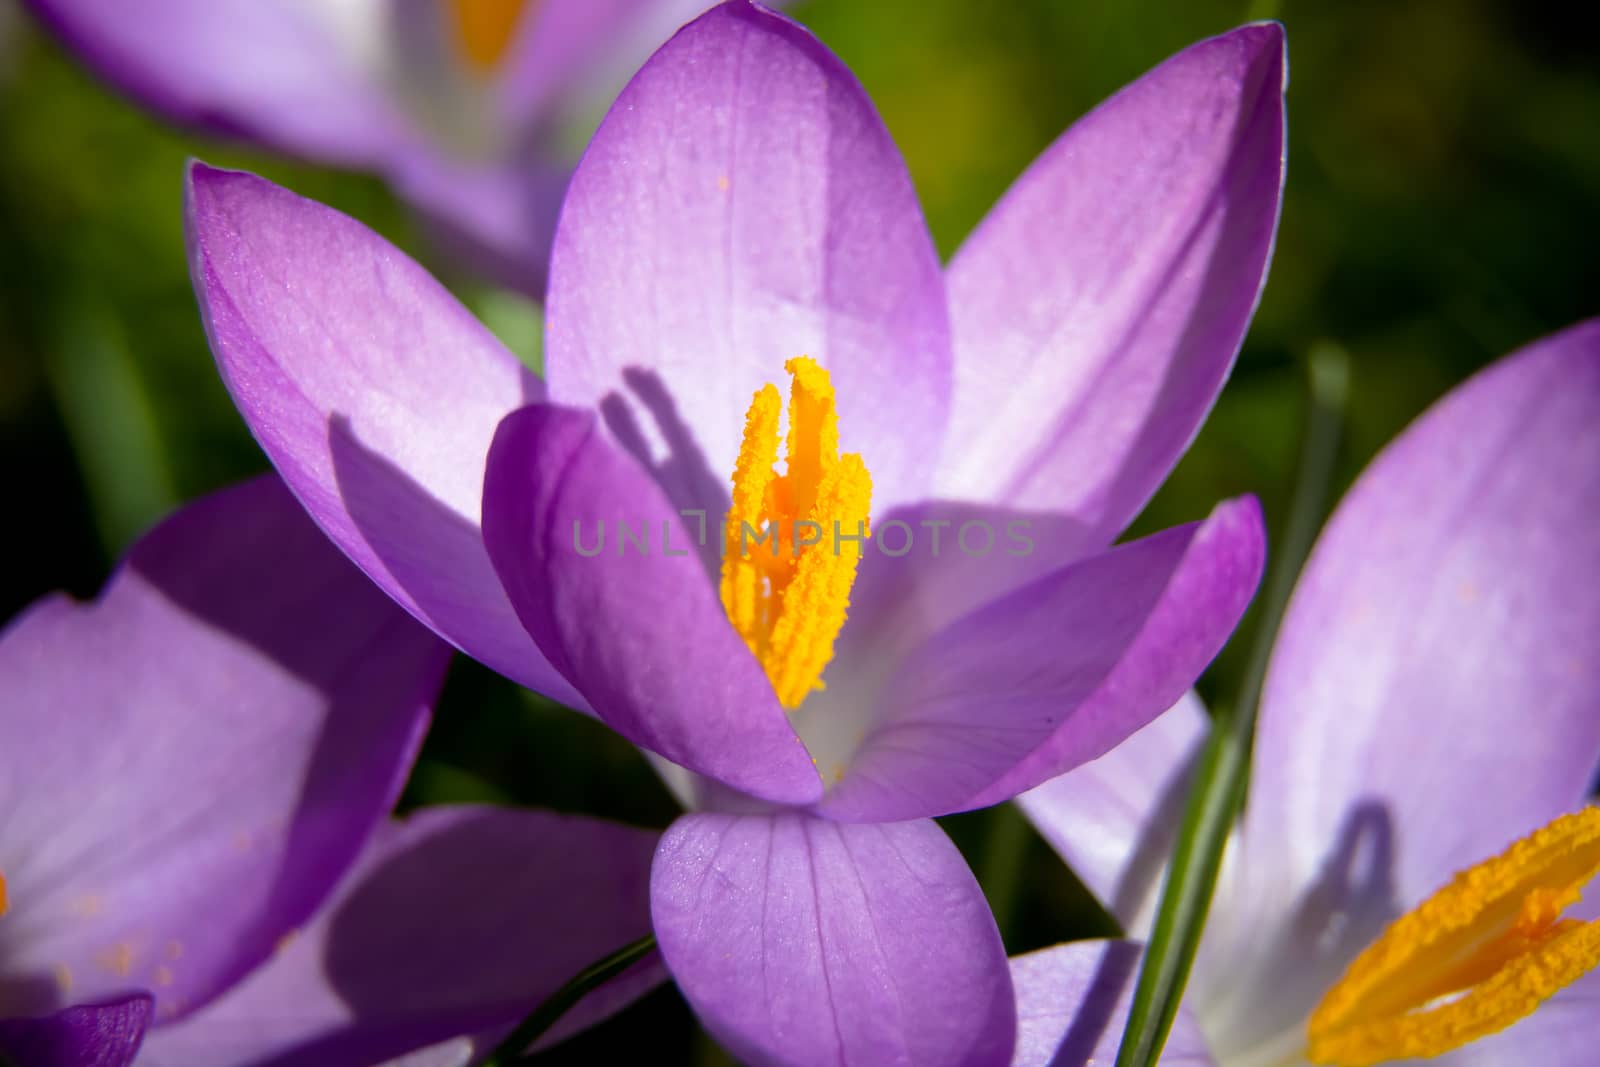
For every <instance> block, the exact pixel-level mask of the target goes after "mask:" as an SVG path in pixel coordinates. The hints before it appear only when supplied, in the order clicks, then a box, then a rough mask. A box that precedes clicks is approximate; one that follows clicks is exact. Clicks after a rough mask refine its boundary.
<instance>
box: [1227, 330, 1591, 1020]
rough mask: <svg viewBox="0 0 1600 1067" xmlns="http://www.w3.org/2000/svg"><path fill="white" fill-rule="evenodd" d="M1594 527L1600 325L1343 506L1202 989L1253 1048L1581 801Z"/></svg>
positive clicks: (1276, 670) (1374, 476)
mask: <svg viewBox="0 0 1600 1067" xmlns="http://www.w3.org/2000/svg"><path fill="white" fill-rule="evenodd" d="M1596 514H1600V321H1591V322H1589V323H1585V324H1583V325H1580V326H1576V327H1573V328H1571V329H1569V330H1567V331H1565V332H1564V333H1560V334H1557V335H1555V336H1554V337H1551V338H1547V339H1545V340H1543V341H1541V342H1538V343H1536V344H1534V345H1531V346H1529V347H1528V348H1526V349H1523V350H1522V351H1521V352H1519V353H1517V354H1515V355H1512V356H1509V357H1507V358H1506V359H1504V360H1502V361H1500V362H1499V363H1497V364H1495V365H1494V366H1492V367H1491V368H1489V369H1488V370H1486V371H1484V372H1483V373H1481V374H1479V375H1478V376H1476V377H1474V378H1472V379H1471V380H1469V381H1468V382H1467V383H1466V384H1464V385H1462V386H1459V387H1458V388H1456V389H1455V390H1453V391H1452V392H1451V393H1450V394H1449V395H1448V396H1446V397H1445V398H1444V399H1443V400H1441V401H1439V402H1438V403H1437V404H1435V405H1434V406H1433V407H1432V408H1431V409H1430V410H1429V411H1428V412H1427V413H1426V414H1424V415H1423V416H1422V417H1421V418H1420V419H1419V420H1418V421H1417V422H1416V423H1415V424H1414V425H1413V426H1412V427H1411V428H1410V429H1408V430H1407V431H1406V432H1405V433H1404V434H1402V435H1401V436H1400V437H1399V438H1398V439H1397V440H1395V441H1394V442H1393V443H1392V444H1390V445H1389V446H1388V447H1387V448H1386V449H1385V450H1384V451H1383V453H1382V454H1381V455H1379V457H1378V458H1377V459H1376V460H1374V461H1373V463H1372V464H1371V465H1370V466H1369V467H1368V468H1367V470H1366V472H1365V473H1364V474H1363V475H1362V476H1361V478H1360V479H1359V480H1358V481H1357V483H1356V485H1355V487H1354V488H1352V489H1351V490H1350V492H1349V494H1348V495H1347V496H1346V497H1345V499H1344V500H1343V502H1342V503H1341V504H1340V505H1339V508H1338V510H1337V512H1336V513H1335V514H1334V517H1333V518H1332V520H1330V522H1329V523H1328V525H1327V527H1326V529H1324V531H1323V533H1322V535H1321V537H1320V539H1319V540H1318V542H1317V546H1316V548H1315V550H1314V552H1313V553H1312V556H1311V559H1310V561H1309V563H1308V564H1307V566H1306V569H1305V571H1304V572H1303V573H1302V575H1301V576H1300V581H1299V584H1298V586H1297V587H1296V589H1295V592H1294V596H1293V598H1292V600H1291V601H1290V604H1289V609H1288V612H1287V614H1286V616H1285V619H1284V622H1283V626H1282V628H1281V630H1280V632H1279V636H1278V641H1277V645H1276V647H1275V648H1274V650H1273V655H1272V661H1271V664H1270V667H1269V669H1268V673H1267V679H1266V686H1265V690H1264V694H1263V699H1262V708H1261V721H1260V727H1259V731H1258V735H1257V740H1256V748H1255V777H1254V782H1253V784H1252V786H1251V792H1250V798H1249V805H1248V808H1247V812H1246V819H1245V823H1244V837H1243V841H1242V842H1241V845H1242V850H1241V851H1240V853H1239V862H1238V865H1237V867H1238V873H1239V876H1240V879H1239V880H1240V885H1239V887H1238V890H1237V891H1236V892H1234V893H1233V894H1230V896H1229V898H1228V899H1227V900H1226V901H1225V902H1223V903H1222V905H1221V906H1220V907H1219V909H1218V911H1217V912H1216V913H1215V914H1214V915H1213V920H1212V923H1211V926H1210V928H1209V929H1208V930H1207V936H1206V940H1205V942H1204V943H1203V945H1202V950H1201V957H1200V960H1199V963H1198V968H1199V969H1198V970H1197V972H1196V985H1197V986H1200V985H1203V984H1206V983H1207V981H1208V980H1209V984H1210V985H1211V986H1212V989H1210V990H1208V991H1207V992H1208V993H1211V994H1214V995H1215V997H1216V999H1217V1003H1216V1004H1215V1005H1214V1006H1213V1007H1212V1008H1211V1009H1209V1010H1211V1011H1214V1012H1216V1013H1217V1014H1218V1015H1219V1017H1221V1016H1223V1015H1224V1014H1225V1015H1226V1016H1227V1017H1228V1018H1237V1019H1239V1020H1242V1022H1241V1024H1240V1027H1239V1030H1240V1032H1241V1034H1248V1030H1247V1029H1246V1024H1245V1022H1243V1021H1248V1023H1249V1025H1259V1026H1261V1027H1269V1026H1271V1025H1273V1024H1274V1022H1277V1023H1278V1024H1280V1025H1284V1024H1286V1023H1287V1021H1289V1020H1296V1021H1297V1020H1300V1019H1303V1018H1304V1014H1305V1012H1306V1011H1307V1010H1309V1008H1310V1007H1311V1006H1312V1005H1313V1004H1314V1003H1315V1001H1316V999H1317V998H1319V997H1320V996H1321V994H1322V993H1323V992H1324V991H1325V990H1326V989H1327V987H1328V985H1329V984H1331V982H1332V981H1333V979H1335V978H1336V977H1337V976H1338V974H1339V973H1340V972H1341V971H1342V969H1343V968H1344V966H1345V965H1346V964H1347V963H1348V962H1349V960H1350V958H1351V957H1352V956H1354V954H1355V953H1356V952H1357V951H1358V950H1359V949H1361V948H1362V947H1364V946H1365V944H1366V942H1367V941H1370V940H1371V938H1372V937H1373V936H1375V935H1376V934H1377V932H1378V931H1379V930H1381V929H1382V927H1383V925H1384V924H1385V923H1386V922H1387V921H1388V920H1390V919H1392V918H1393V917H1394V916H1395V915H1396V914H1398V913H1399V912H1400V911H1401V910H1404V909H1406V908H1409V907H1411V906H1413V905H1414V904H1416V903H1417V902H1418V901H1420V900H1421V899H1422V898H1423V897H1424V896H1426V895H1427V894H1429V893H1431V892H1432V891H1433V890H1435V889H1437V888H1438V887H1439V886H1441V885H1443V884H1444V883H1445V882H1447V881H1448V880H1449V879H1450V877H1451V875H1452V874H1453V873H1454V872H1455V871H1457V870H1459V869H1461V868H1464V867H1466V866H1468V865H1470V864H1473V863H1476V862H1478V861H1480V860H1482V859H1484V858H1486V857H1488V856H1491V855H1494V854H1496V853H1498V852H1499V851H1501V850H1502V849H1503V848H1505V846H1506V845H1508V844H1509V843H1510V842H1511V841H1513V840H1515V839H1516V838H1518V837H1521V836H1522V835H1523V834H1525V833H1527V832H1529V831H1531V830H1533V829H1534V828H1536V827H1538V826H1541V825H1543V824H1544V823H1546V822H1548V821H1549V820H1550V819H1552V818H1553V817H1554V816H1556V815H1557V814H1559V813H1561V812H1564V811H1568V810H1571V809H1572V808H1574V807H1576V806H1578V805H1579V804H1581V803H1583V802H1584V801H1585V800H1586V798H1587V797H1588V795H1589V789H1590V784H1591V782H1592V779H1593V775H1594V772H1595V768H1596V765H1597V763H1600V716H1597V715H1596V714H1595V707H1596V699H1597V696H1600V600H1596V598H1594V597H1593V596H1589V595H1586V593H1587V591H1588V590H1591V589H1594V588H1596V587H1597V586H1600V533H1597V531H1596V527H1595V525H1594V516H1595V515H1596ZM1579 591H1583V592H1581V593H1580V592H1579ZM1312 783H1314V786H1313V785H1312ZM1486 797H1489V798H1493V802H1492V803H1485V799H1484V798H1486ZM1225 994H1231V995H1226V996H1225ZM1207 1021H1208V1022H1209V1021H1210V1016H1209V1015H1208V1016H1207ZM1295 1025H1298V1022H1296V1023H1295ZM1220 1051H1222V1050H1221V1049H1220V1048H1219V1052H1220Z"/></svg>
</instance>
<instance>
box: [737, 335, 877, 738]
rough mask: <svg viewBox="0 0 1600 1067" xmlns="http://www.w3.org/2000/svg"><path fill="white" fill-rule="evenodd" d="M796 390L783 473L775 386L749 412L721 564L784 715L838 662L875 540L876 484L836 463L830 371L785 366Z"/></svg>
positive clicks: (856, 468)
mask: <svg viewBox="0 0 1600 1067" xmlns="http://www.w3.org/2000/svg"><path fill="white" fill-rule="evenodd" d="M783 369H784V370H786V371H788V372H789V375H790V377H791V378H792V379H793V381H792V383H791V385H790V387H789V441H788V454H787V456H786V458H785V472H784V473H783V474H779V473H778V472H777V470H776V464H777V461H778V415H779V412H780V410H781V408H782V403H783V402H782V400H781V398H780V397H779V396H778V388H777V386H775V385H770V384H769V385H764V386H762V387H761V388H760V389H759V390H758V391H757V392H756V395H755V399H753V400H751V401H750V410H749V411H748V412H746V413H745V423H744V441H743V443H742V444H741V445H740V446H739V460H738V463H737V465H736V466H735V467H734V470H733V506H732V508H730V509H729V511H728V522H727V529H726V546H725V550H724V553H723V558H722V606H723V608H724V609H725V610H726V611H727V613H728V619H729V621H731V622H732V623H733V628H734V629H735V630H737V631H739V636H741V637H743V638H744V643H745V644H746V645H749V646H750V651H751V652H752V653H754V654H755V657H756V659H757V660H759V661H760V663H761V666H762V669H763V670H765V671H766V672H767V679H768V680H769V681H770V682H771V683H772V688H773V690H774V691H776V692H777V694H778V700H779V702H780V703H782V704H783V706H784V707H786V708H797V707H799V706H800V704H801V702H802V701H804V700H805V698H806V694H808V693H810V692H811V691H812V690H813V689H821V688H822V682H821V678H822V671H823V668H825V667H827V665H828V661H829V660H830V659H832V658H833V642H834V639H835V638H836V637H838V636H839V630H840V628H842V627H843V626H844V620H845V615H846V609H847V608H848V607H849V606H850V587H851V585H853V584H854V583H855V580H856V565H857V564H858V563H859V562H860V560H861V549H862V546H863V544H864V543H865V540H866V538H867V536H868V533H869V531H868V529H867V520H868V512H869V510H870V508H871V505H872V477H871V476H870V475H869V474H868V473H867V468H866V466H865V465H863V464H862V462H861V457H860V456H859V455H856V454H853V453H852V454H850V455H845V456H841V455H839V414H838V411H837V410H836V409H835V406H834V395H833V382H832V380H831V379H829V377H828V372H827V371H825V370H823V369H822V367H821V366H819V365H818V364H817V362H816V361H815V360H813V359H811V358H810V357H808V356H800V357H799V358H797V359H791V360H789V361H788V362H787V363H785V364H784V365H783Z"/></svg>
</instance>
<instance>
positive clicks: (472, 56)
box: [448, 0, 527, 73]
mask: <svg viewBox="0 0 1600 1067" xmlns="http://www.w3.org/2000/svg"><path fill="white" fill-rule="evenodd" d="M448 4H449V8H450V15H451V19H452V21H453V22H454V23H455V30H456V39H457V40H459V41H460V42H461V51H462V53H463V54H465V56H466V57H467V62H468V63H469V64H471V66H472V67H473V68H474V69H475V70H477V71H479V72H482V73H487V72H488V71H491V70H493V69H494V68H495V67H496V66H498V65H499V63H500V61H501V60H502V59H504V58H505V55H506V51H507V50H508V49H509V48H510V47H511V39H512V37H513V36H514V35H515V33H516V30H517V23H518V22H519V21H520V20H521V19H522V17H523V15H524V8H526V7H527V0H448Z"/></svg>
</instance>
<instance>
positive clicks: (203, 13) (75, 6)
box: [28, 0, 412, 166]
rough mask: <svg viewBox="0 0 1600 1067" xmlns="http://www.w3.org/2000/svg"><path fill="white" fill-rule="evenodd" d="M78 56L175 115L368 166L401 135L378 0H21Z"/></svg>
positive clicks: (404, 128) (383, 11) (403, 124)
mask: <svg viewBox="0 0 1600 1067" xmlns="http://www.w3.org/2000/svg"><path fill="white" fill-rule="evenodd" d="M28 6H29V7H30V8H31V9H32V10H33V12H34V14H36V15H37V16H38V17H39V19H40V20H41V21H42V22H44V23H45V24H46V25H47V26H49V27H50V28H51V29H52V30H53V31H54V32H55V33H56V35H57V36H59V37H60V38H61V39H62V41H63V42H64V43H65V44H66V45H67V47H68V48H70V49H71V50H72V51H73V52H74V53H76V54H77V55H78V57H79V58H81V59H82V60H83V61H84V62H85V63H87V64H88V65H89V67H90V68H91V69H93V70H94V71H95V73H97V74H99V75H100V76H101V77H103V78H105V79H106V80H107V81H108V82H110V83H111V84H112V85H114V86H116V87H117V88H118V89H120V90H121V91H123V92H125V93H127V94H128V95H129V96H132V97H133V98H135V99H136V100H138V101H140V102H141V103H143V104H144V105H145V106H147V107H149V108H151V109H153V110H155V111H157V112H160V113H161V114H164V115H166V116H167V117H168V118H170V119H173V120H175V121H177V122H180V123H183V124H185V125H192V126H197V127H200V128H203V129H209V130H213V131H217V132H223V133H235V134H243V135H245V136H247V137H250V138H251V139H254V140H259V141H262V142H264V143H266V144H268V145H271V146H273V147H275V148H279V149H282V150H285V151H288V152H291V153H293V154H296V155H302V156H305V157H308V158H312V159H317V160H322V161H326V162H331V163H342V164H348V165H353V166H370V165H373V164H374V163H376V162H377V161H378V160H380V159H382V158H383V157H384V156H385V155H386V154H388V153H389V152H390V151H391V150H392V149H393V147H394V146H395V145H396V144H399V143H403V142H406V141H408V140H409V139H410V138H411V137H412V132H411V124H410V122H409V120H408V119H407V117H406V116H405V115H404V114H403V113H402V112H401V111H400V110H399V109H398V108H397V107H396V106H395V103H394V101H393V100H392V99H391V97H390V94H389V92H388V91H387V90H386V88H385V83H384V76H383V70H382V69H381V63H375V62H373V61H372V55H371V53H372V52H373V51H374V50H375V49H381V48H382V46H383V44H384V36H385V33H386V32H387V29H388V19H389V17H390V16H389V12H388V10H387V5H384V4H357V5H350V4H338V5H335V4H328V3H326V2H325V0H274V2H273V3H269V4H263V3H260V2H259V0H28Z"/></svg>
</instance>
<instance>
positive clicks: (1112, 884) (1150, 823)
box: [1017, 693, 1210, 938]
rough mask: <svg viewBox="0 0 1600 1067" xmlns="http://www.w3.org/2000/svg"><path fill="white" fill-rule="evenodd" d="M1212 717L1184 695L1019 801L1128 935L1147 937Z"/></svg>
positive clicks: (1187, 695)
mask: <svg viewBox="0 0 1600 1067" xmlns="http://www.w3.org/2000/svg"><path fill="white" fill-rule="evenodd" d="M1209 722H1210V719H1209V718H1208V716H1207V715H1206V711H1205V708H1204V706H1202V705H1201V703H1200V698H1199V697H1197V696H1195V695H1194V694H1193V693H1186V694H1184V696H1183V699H1181V700H1180V701H1178V703H1177V704H1176V705H1175V706H1174V707H1172V708H1171V709H1170V710H1168V711H1166V712H1164V713H1162V714H1161V715H1158V716H1157V717H1156V719H1155V721H1154V722H1152V723H1150V724H1149V725H1148V726H1146V727H1144V728H1143V729H1141V730H1140V731H1139V732H1138V733H1136V734H1134V735H1133V736H1132V737H1130V738H1128V739H1127V740H1126V741H1124V742H1122V744H1120V745H1118V746H1117V747H1116V748H1114V749H1112V750H1111V751H1110V752H1107V753H1106V754H1105V755H1103V756H1101V757H1100V758H1098V759H1094V760H1090V761H1089V762H1088V763H1085V764H1084V765H1083V766H1081V767H1078V768H1075V769H1073V770H1070V771H1068V772H1067V773H1066V774H1063V775H1061V776H1060V777H1058V778H1052V779H1050V780H1049V781H1048V782H1046V783H1044V784H1043V785H1041V786H1039V787H1037V788H1035V789H1031V790H1029V791H1028V792H1026V793H1024V794H1022V795H1021V796H1019V797H1018V798H1017V803H1018V805H1020V806H1021V808H1022V810H1023V811H1024V812H1025V813H1026V814H1027V816H1028V818H1029V819H1030V820H1031V821H1032V822H1033V825H1034V826H1035V827H1036V828H1037V829H1038V830H1039V833H1040V834H1042V835H1043V836H1044V839H1045V840H1046V841H1048V842H1050V845H1051V847H1053V848H1054V849H1055V850H1056V851H1057V852H1058V853H1060V854H1061V858H1062V859H1064V860H1066V861H1067V865H1068V866H1070V867H1071V868H1072V872H1073V873H1074V874H1076V875H1077V876H1078V877H1079V878H1080V879H1082V880H1083V883H1084V885H1086V886H1088V887H1089V889H1090V891H1091V892H1093V893H1094V895H1095V896H1096V897H1097V898H1099V900H1100V901H1101V902H1102V903H1104V904H1105V906H1106V909H1107V910H1108V911H1110V912H1111V914H1112V915H1114V916H1116V918H1117V921H1118V922H1120V923H1121V924H1122V929H1123V930H1124V931H1125V932H1126V933H1127V934H1128V935H1129V936H1130V937H1141V938H1142V937H1145V936H1147V934H1148V931H1149V926H1150V919H1151V917H1152V911H1153V908H1154V906H1155V898H1156V890H1157V889H1158V888H1159V887H1160V884H1161V873H1162V870H1163V869H1164V867H1165V865H1166V862H1167V856H1168V854H1170V853H1171V851H1172V846H1173V844H1174V839H1175V837H1176V831H1177V828H1178V823H1179V820H1180V819H1181V817H1182V809H1183V801H1184V797H1185V795H1186V793H1187V787H1188V783H1189V771H1190V769H1191V768H1192V767H1193V765H1194V761H1195V759H1197V758H1198V757H1199V754H1200V748H1201V746H1202V745H1203V744H1204V742H1205V737H1206V731H1207V729H1208V724H1209Z"/></svg>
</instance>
